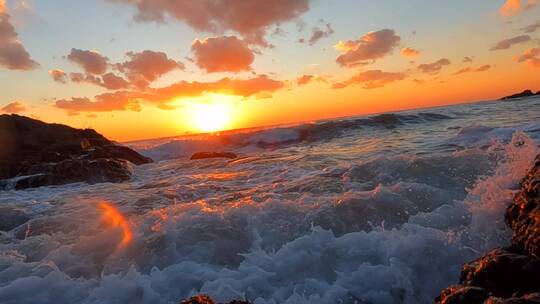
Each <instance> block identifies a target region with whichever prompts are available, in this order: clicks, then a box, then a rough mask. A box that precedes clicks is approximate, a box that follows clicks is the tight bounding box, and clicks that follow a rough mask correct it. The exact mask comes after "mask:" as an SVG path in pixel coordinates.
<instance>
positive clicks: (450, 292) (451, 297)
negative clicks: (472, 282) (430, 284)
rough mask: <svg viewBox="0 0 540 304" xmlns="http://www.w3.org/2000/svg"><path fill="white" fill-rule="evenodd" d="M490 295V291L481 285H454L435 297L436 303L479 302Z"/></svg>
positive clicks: (466, 303)
mask: <svg viewBox="0 0 540 304" xmlns="http://www.w3.org/2000/svg"><path fill="white" fill-rule="evenodd" d="M488 297H489V293H488V292H487V291H486V290H485V289H483V288H480V287H470V286H463V285H454V286H451V287H448V288H446V289H445V290H443V291H442V293H441V295H440V296H438V297H437V298H435V303H436V304H479V303H483V302H484V301H485V300H486V299H487V298H488Z"/></svg>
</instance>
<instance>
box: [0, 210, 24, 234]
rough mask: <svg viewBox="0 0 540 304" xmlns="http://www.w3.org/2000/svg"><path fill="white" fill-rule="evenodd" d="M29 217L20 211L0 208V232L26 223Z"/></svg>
mask: <svg viewBox="0 0 540 304" xmlns="http://www.w3.org/2000/svg"><path fill="white" fill-rule="evenodd" d="M29 220H30V217H29V216H28V215H27V214H26V213H24V212H23V211H21V210H18V209H11V208H7V207H1V208H0V231H10V230H12V229H14V228H17V227H19V226H20V225H22V224H24V223H26V222H28V221H29Z"/></svg>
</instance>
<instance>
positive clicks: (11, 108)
mask: <svg viewBox="0 0 540 304" xmlns="http://www.w3.org/2000/svg"><path fill="white" fill-rule="evenodd" d="M0 110H2V112H4V113H8V114H18V113H21V112H24V111H26V106H25V105H24V104H23V103H22V102H20V101H14V102H12V103H9V104H7V105H6V106H4V107H3V108H1V109H0Z"/></svg>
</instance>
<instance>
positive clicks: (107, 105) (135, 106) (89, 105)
mask: <svg viewBox="0 0 540 304" xmlns="http://www.w3.org/2000/svg"><path fill="white" fill-rule="evenodd" d="M55 106H56V107H57V108H60V109H63V110H66V111H67V112H68V114H69V115H77V114H79V113H81V112H110V111H127V110H131V111H140V110H141V107H140V105H139V102H138V101H137V99H136V98H133V97H132V95H131V93H130V92H125V91H119V92H114V93H104V94H101V95H97V96H96V97H95V98H94V100H91V99H90V98H86V97H82V98H79V97H73V98H71V99H60V100H57V101H56V103H55Z"/></svg>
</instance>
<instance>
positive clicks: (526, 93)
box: [501, 90, 540, 100]
mask: <svg viewBox="0 0 540 304" xmlns="http://www.w3.org/2000/svg"><path fill="white" fill-rule="evenodd" d="M539 93H540V92H538V93H536V94H535V93H533V91H531V90H525V91H523V92H521V93H517V94H514V95H510V96H505V97H503V98H501V100H510V99H516V98H525V97H531V96H535V95H540V94H539Z"/></svg>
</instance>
